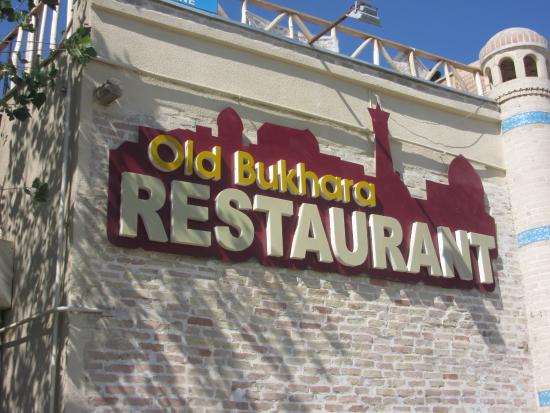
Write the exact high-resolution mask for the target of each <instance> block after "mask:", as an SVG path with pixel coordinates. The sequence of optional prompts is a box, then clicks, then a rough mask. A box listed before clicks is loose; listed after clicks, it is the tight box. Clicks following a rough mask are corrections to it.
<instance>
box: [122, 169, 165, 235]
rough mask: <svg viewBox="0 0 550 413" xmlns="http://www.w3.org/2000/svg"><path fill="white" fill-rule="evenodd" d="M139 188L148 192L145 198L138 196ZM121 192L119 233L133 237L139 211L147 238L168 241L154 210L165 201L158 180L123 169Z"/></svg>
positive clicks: (163, 191)
mask: <svg viewBox="0 0 550 413" xmlns="http://www.w3.org/2000/svg"><path fill="white" fill-rule="evenodd" d="M140 189H141V190H142V191H145V192H147V193H148V198H147V199H140V197H139V190H140ZM121 192H122V193H121V202H120V231H119V234H120V235H121V236H123V237H128V238H135V237H136V236H137V226H138V215H139V216H140V217H141V220H142V221H143V225H144V226H145V231H146V232H147V237H148V238H149V239H150V240H151V241H156V242H166V241H168V237H167V236H166V231H165V230H164V226H163V225H162V220H161V219H160V216H159V214H157V211H158V210H159V209H160V208H162V206H163V205H164V202H165V201H166V190H165V189H164V184H163V183H162V181H161V180H160V179H158V178H155V177H153V176H148V175H142V174H137V173H133V172H123V173H122V185H121Z"/></svg>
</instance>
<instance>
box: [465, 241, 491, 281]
mask: <svg viewBox="0 0 550 413" xmlns="http://www.w3.org/2000/svg"><path fill="white" fill-rule="evenodd" d="M468 239H469V240H470V244H471V245H472V247H477V266H478V269H479V282H480V283H482V284H493V283H494V282H495V281H494V279H493V269H492V268H491V257H490V256H489V250H494V249H495V248H496V243H495V237H491V236H490V235H483V234H477V233H475V232H469V233H468Z"/></svg>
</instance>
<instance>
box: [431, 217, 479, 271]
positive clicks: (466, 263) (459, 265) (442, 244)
mask: <svg viewBox="0 0 550 413" xmlns="http://www.w3.org/2000/svg"><path fill="white" fill-rule="evenodd" d="M455 237H456V241H455ZM437 243H438V244H439V259H440V260H441V269H442V270H443V277H445V278H454V276H455V268H456V270H457V272H458V276H459V278H460V279H461V280H464V281H471V280H473V279H474V276H473V273H472V257H471V256H470V243H469V242H468V233H467V232H466V231H461V230H459V231H455V236H454V237H453V233H452V232H451V230H450V229H449V228H447V227H438V228H437Z"/></svg>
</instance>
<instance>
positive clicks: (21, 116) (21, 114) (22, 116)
mask: <svg viewBox="0 0 550 413" xmlns="http://www.w3.org/2000/svg"><path fill="white" fill-rule="evenodd" d="M12 114H13V116H14V117H15V118H16V119H17V120H21V121H23V120H26V119H28V118H29V116H31V114H30V112H29V109H28V108H27V107H26V106H20V107H18V108H16V109H14V110H13V111H12Z"/></svg>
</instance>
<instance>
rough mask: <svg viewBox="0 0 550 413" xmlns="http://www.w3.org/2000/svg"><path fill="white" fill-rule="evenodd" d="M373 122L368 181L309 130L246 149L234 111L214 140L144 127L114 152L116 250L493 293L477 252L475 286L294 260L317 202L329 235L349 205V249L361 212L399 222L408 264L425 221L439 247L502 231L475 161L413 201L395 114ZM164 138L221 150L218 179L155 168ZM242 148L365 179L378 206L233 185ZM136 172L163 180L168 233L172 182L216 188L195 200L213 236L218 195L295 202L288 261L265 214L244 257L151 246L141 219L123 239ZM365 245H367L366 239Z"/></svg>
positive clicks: (376, 112) (455, 165) (264, 131)
mask: <svg viewBox="0 0 550 413" xmlns="http://www.w3.org/2000/svg"><path fill="white" fill-rule="evenodd" d="M369 113H370V116H371V118H372V122H373V127H374V134H375V142H376V147H375V151H376V176H374V177H371V176H367V175H365V173H364V168H363V166H362V165H359V164H355V163H352V162H348V161H345V160H342V159H340V158H338V157H336V156H331V155H326V154H322V153H320V151H319V144H318V142H317V140H316V138H315V136H314V135H313V134H312V133H311V132H310V131H309V130H307V129H306V130H298V129H293V128H288V127H284V126H279V125H275V124H271V123H265V124H264V125H263V126H262V127H261V128H260V129H259V130H258V133H257V135H258V143H257V144H251V145H248V146H245V145H243V139H242V133H243V124H242V121H241V119H240V117H239V115H238V114H237V113H236V112H235V111H234V110H233V109H230V108H228V109H225V110H224V111H222V112H221V113H220V114H219V115H218V120H217V123H218V136H217V137H215V136H212V130H211V129H210V128H205V127H201V126H197V127H196V130H195V131H192V130H187V129H176V130H172V131H168V132H165V131H161V130H157V129H152V128H146V127H140V128H139V141H138V142H137V143H133V142H125V143H123V144H122V145H121V146H120V147H119V148H117V149H114V150H111V151H110V153H109V194H108V201H109V203H108V217H107V235H108V239H109V240H110V241H111V242H112V243H113V244H115V245H117V246H120V247H125V248H144V249H146V250H153V251H160V252H167V253H174V254H185V255H191V256H195V257H217V258H219V259H221V260H224V261H244V260H249V259H253V258H256V259H258V260H259V262H260V263H261V264H263V265H267V266H279V267H287V268H294V269H305V268H308V267H310V268H313V269H315V270H318V271H323V272H339V273H341V274H346V275H356V274H366V275H370V276H373V277H379V278H385V279H390V280H395V281H401V282H419V281H422V282H425V283H426V284H432V285H438V286H441V287H447V288H473V287H474V286H476V287H477V288H479V289H480V290H482V291H492V290H493V289H494V287H495V284H494V283H493V284H490V285H488V284H481V283H480V282H479V275H478V270H477V265H476V262H477V260H476V258H475V256H474V251H473V249H472V251H471V254H472V263H473V269H474V279H473V281H464V280H461V279H459V278H458V276H455V278H443V277H433V276H429V275H428V274H427V272H426V269H425V268H422V270H421V271H420V272H419V273H418V274H411V273H402V272H396V271H393V270H391V269H387V270H377V269H373V268H372V266H371V256H370V252H371V251H372V248H369V258H368V259H367V261H366V262H365V263H364V264H363V265H361V266H359V267H354V268H349V267H346V266H343V265H341V264H339V263H338V262H336V261H334V262H333V263H330V264H326V263H320V262H318V261H317V259H316V256H315V254H312V253H308V254H307V255H306V259H305V260H293V259H290V258H289V255H290V247H291V241H292V237H293V234H294V229H295V227H296V222H297V214H298V209H299V207H300V205H301V204H302V203H303V202H308V203H314V204H316V205H317V206H318V208H319V212H320V214H321V217H322V220H323V224H324V226H325V230H326V233H327V236H328V234H329V233H330V231H329V218H328V208H330V207H334V206H335V207H339V208H343V209H344V210H345V211H346V212H347V213H346V214H345V215H346V221H347V222H346V234H347V235H346V236H347V239H348V245H352V236H351V212H352V211H354V210H363V211H364V212H366V213H367V214H371V213H376V214H380V215H386V216H391V217H394V218H396V219H397V220H398V221H399V222H400V223H401V226H402V228H403V234H404V239H403V243H402V244H401V251H402V254H403V256H404V257H405V259H406V258H407V254H408V251H409V239H410V231H411V227H412V224H413V223H414V222H424V223H426V224H428V226H429V228H430V232H431V234H432V239H433V241H434V245H437V237H436V234H437V230H436V228H437V227H438V226H445V227H448V228H450V229H451V231H455V230H459V229H460V230H465V231H469V232H476V233H480V234H485V235H490V236H495V235H496V228H495V222H494V219H493V218H492V217H491V216H490V215H488V214H487V213H486V212H485V205H484V190H483V186H482V183H481V179H480V178H479V176H478V175H477V173H476V172H475V170H474V168H473V167H472V166H471V165H470V163H469V162H468V161H467V160H466V159H465V158H464V157H463V156H458V157H457V158H455V159H454V160H453V161H452V162H451V164H450V166H449V172H448V178H449V179H448V180H449V184H448V185H444V184H439V183H435V182H431V181H427V182H426V189H427V199H425V200H422V199H417V198H413V197H412V196H411V194H410V192H409V190H408V188H407V187H406V185H405V184H404V183H403V182H402V180H401V177H400V175H399V173H397V172H396V171H395V170H394V169H393V162H392V156H391V149H390V144H389V133H388V118H389V114H388V113H386V112H384V111H383V110H381V109H380V108H379V107H377V108H375V109H369ZM160 134H165V135H170V136H173V137H175V138H176V139H178V140H179V141H180V142H181V143H182V144H183V143H184V142H185V141H186V140H188V139H192V140H193V141H194V145H195V153H198V152H200V151H204V150H211V149H212V147H213V146H216V145H218V146H220V147H221V148H222V162H223V172H222V179H221V180H220V181H217V182H214V181H205V180H202V179H200V178H198V177H197V176H195V175H192V176H187V175H184V173H183V170H182V169H178V170H175V171H173V172H161V171H159V170H158V169H156V168H155V167H154V166H153V165H152V164H151V162H150V161H149V159H148V156H147V148H148V145H149V143H150V141H151V140H152V139H153V138H155V137H156V136H157V135H160ZM237 150H244V151H246V152H248V153H250V154H251V155H253V157H254V159H255V160H256V161H259V162H263V163H264V164H265V165H266V166H268V165H271V164H274V163H276V162H277V161H278V160H279V159H285V160H286V162H287V165H288V166H289V168H292V167H294V166H295V165H296V164H297V163H299V162H304V163H305V164H306V166H307V169H308V170H310V171H313V172H315V173H316V174H317V175H318V176H322V175H327V174H331V175H335V176H339V177H342V178H348V179H353V180H354V181H355V182H358V181H367V182H372V183H374V184H375V185H376V197H377V206H376V207H375V208H361V207H359V206H358V205H357V204H355V203H353V202H351V203H348V204H343V203H341V202H335V201H326V200H324V199H322V198H315V199H313V198H311V197H309V196H293V195H290V194H289V193H284V194H281V193H277V192H272V191H262V190H260V189H259V188H258V187H257V186H256V185H251V186H249V187H243V186H238V185H235V184H234V183H233V153H234V152H235V151H237ZM126 171H130V172H134V173H140V174H145V175H149V176H154V177H156V178H158V179H160V180H161V181H162V182H163V183H164V185H165V189H166V202H165V204H164V206H163V207H162V208H161V209H160V210H159V211H158V213H159V215H160V217H161V219H162V222H163V225H164V230H165V231H166V233H167V234H168V235H169V234H170V213H171V204H170V187H171V182H172V181H173V180H182V181H188V182H196V183H201V184H207V185H209V186H210V192H211V196H210V199H209V200H208V201H199V200H192V201H191V202H192V203H193V204H196V205H203V206H207V207H208V208H209V220H208V222H203V223H201V222H191V223H190V225H189V226H190V227H192V228H194V229H201V230H210V231H212V230H213V228H214V227H215V226H216V225H226V224H225V223H223V222H221V221H220V220H219V219H218V218H217V216H216V213H215V210H214V199H215V198H216V195H217V194H218V193H219V192H220V191H222V190H223V189H225V188H230V187H234V188H238V189H239V190H242V191H244V192H246V193H247V194H248V195H249V196H250V197H251V198H252V197H253V196H254V195H255V194H262V195H267V196H273V197H277V198H283V199H288V200H291V201H293V202H294V216H292V217H285V218H283V239H284V251H285V253H284V256H283V257H280V258H274V257H269V256H267V254H266V233H265V232H266V216H265V213H261V212H254V211H246V213H247V215H248V216H249V217H250V218H251V220H252V221H253V223H254V227H255V239H254V242H253V244H252V245H251V246H250V247H249V248H247V249H246V250H244V251H242V252H230V251H226V250H224V249H223V248H222V247H221V246H219V245H218V244H217V243H216V239H215V237H214V236H212V245H211V246H210V247H208V248H205V247H196V246H189V245H181V244H173V243H170V242H167V243H159V242H154V241H150V240H149V239H148V237H147V234H146V231H145V227H144V225H143V222H141V219H138V235H137V237H135V238H127V237H123V236H120V235H119V220H120V203H121V174H122V173H123V172H126ZM364 242H369V241H368V240H364ZM495 257H496V250H492V251H491V258H493V259H494V258H495Z"/></svg>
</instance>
